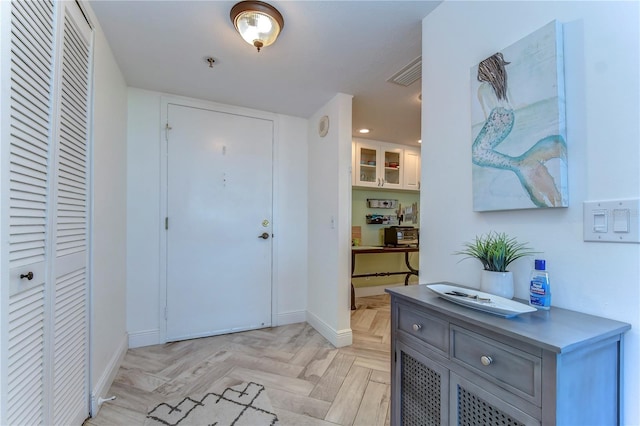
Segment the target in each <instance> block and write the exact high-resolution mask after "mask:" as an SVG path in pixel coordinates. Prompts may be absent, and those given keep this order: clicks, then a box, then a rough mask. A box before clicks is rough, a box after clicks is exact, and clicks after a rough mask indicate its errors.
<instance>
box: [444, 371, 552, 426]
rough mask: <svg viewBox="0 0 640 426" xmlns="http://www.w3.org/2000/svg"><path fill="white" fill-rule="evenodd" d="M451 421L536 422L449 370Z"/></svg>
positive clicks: (464, 424)
mask: <svg viewBox="0 0 640 426" xmlns="http://www.w3.org/2000/svg"><path fill="white" fill-rule="evenodd" d="M450 393H451V396H450V400H451V409H450V415H451V419H452V420H453V421H452V423H453V424H456V425H460V426H475V425H485V426H532V425H540V424H541V423H540V421H539V420H536V419H535V418H533V417H531V416H529V415H528V414H526V413H524V412H523V411H521V410H519V409H518V408H516V407H514V406H512V405H511V404H508V403H507V402H505V401H504V400H502V399H500V398H498V397H497V396H495V395H492V394H491V393H489V392H487V391H486V390H485V389H482V388H481V387H480V386H478V385H476V384H474V383H472V382H470V381H468V380H466V379H464V378H462V377H460V376H458V375H457V374H455V373H451V390H450Z"/></svg>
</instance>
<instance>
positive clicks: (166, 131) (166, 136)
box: [164, 122, 172, 142]
mask: <svg viewBox="0 0 640 426" xmlns="http://www.w3.org/2000/svg"><path fill="white" fill-rule="evenodd" d="M171 129H172V127H171V126H169V122H167V123H166V124H165V125H164V130H165V132H164V140H166V141H167V142H169V130H171Z"/></svg>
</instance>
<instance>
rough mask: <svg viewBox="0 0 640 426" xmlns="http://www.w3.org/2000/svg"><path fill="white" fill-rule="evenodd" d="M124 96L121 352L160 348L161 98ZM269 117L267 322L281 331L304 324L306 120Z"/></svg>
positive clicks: (157, 95)
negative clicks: (270, 308)
mask: <svg viewBox="0 0 640 426" xmlns="http://www.w3.org/2000/svg"><path fill="white" fill-rule="evenodd" d="M128 96H129V103H128V109H129V110H128V111H129V112H128V117H129V122H128V135H127V139H128V142H127V164H128V166H127V174H128V184H127V330H128V331H129V336H130V338H129V345H130V346H131V347H138V346H145V345H152V344H157V343H161V333H160V330H161V325H162V324H161V323H160V321H161V319H160V309H159V307H160V300H161V299H162V297H161V294H160V282H161V280H162V278H163V277H162V276H161V271H160V265H161V257H160V256H161V253H160V232H162V226H161V225H162V224H161V223H160V203H161V199H162V197H161V194H160V138H161V129H162V127H163V125H164V123H161V122H160V118H161V115H160V105H161V97H162V96H164V95H163V94H162V93H158V92H150V91H146V90H140V89H135V88H129V92H128ZM183 99H185V100H188V99H187V98H183ZM192 101H197V102H203V101H198V100H195V99H192ZM212 105H215V104H212ZM274 117H275V118H276V123H275V125H276V129H277V133H276V137H275V148H274V214H273V220H274V235H275V237H274V240H273V244H274V246H273V247H274V252H273V255H274V265H273V270H274V283H273V285H274V287H275V289H274V294H275V296H276V300H275V313H274V316H273V322H274V325H283V324H287V323H293V322H301V321H304V320H305V312H306V289H307V275H308V274H307V210H306V209H307V174H306V164H307V148H306V147H307V120H305V119H302V118H296V117H290V116H283V115H274Z"/></svg>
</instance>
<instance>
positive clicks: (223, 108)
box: [158, 96, 279, 343]
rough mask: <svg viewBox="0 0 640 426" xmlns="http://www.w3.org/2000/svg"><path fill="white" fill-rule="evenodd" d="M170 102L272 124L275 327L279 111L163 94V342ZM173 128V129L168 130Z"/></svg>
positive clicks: (162, 336) (160, 314) (274, 317)
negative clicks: (272, 111)
mask: <svg viewBox="0 0 640 426" xmlns="http://www.w3.org/2000/svg"><path fill="white" fill-rule="evenodd" d="M169 105H177V106H184V107H188V108H200V109H206V110H210V111H215V112H221V113H226V114H236V115H242V116H246V117H249V118H258V119H263V120H269V121H271V122H272V123H273V135H272V140H273V145H272V159H273V160H272V164H271V176H272V180H271V197H272V202H271V221H272V235H273V236H274V237H273V238H272V239H271V244H272V247H271V326H272V327H275V326H277V325H278V323H277V311H278V309H277V307H278V303H277V300H278V297H277V296H278V286H277V285H276V284H277V276H278V271H277V265H278V262H277V259H276V257H277V253H278V250H277V246H278V240H277V239H276V238H275V236H277V235H278V228H279V221H278V215H277V212H278V211H279V209H278V206H277V205H276V200H277V199H278V197H277V188H278V182H277V174H276V172H275V171H276V170H277V167H276V165H277V161H278V148H277V147H278V135H279V126H278V116H277V114H273V113H268V112H264V111H258V110H253V109H249V108H242V107H235V106H231V105H224V104H219V103H216V102H210V101H204V100H195V99H191V98H185V97H181V96H161V97H160V129H159V136H160V206H159V207H160V208H159V210H160V217H159V223H160V229H159V230H158V232H159V233H160V252H159V253H158V256H159V260H160V261H159V265H160V270H159V280H158V283H159V294H158V296H159V297H158V302H159V303H158V323H159V324H160V330H159V331H160V336H159V337H160V342H162V343H167V317H166V315H165V312H166V307H167V267H168V250H167V248H168V247H167V232H166V230H165V218H166V217H167V216H168V212H167V207H168V204H167V190H168V146H167V130H168V129H167V128H166V126H167V122H168V107H169ZM169 130H170V129H169Z"/></svg>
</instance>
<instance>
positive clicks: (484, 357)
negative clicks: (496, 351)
mask: <svg viewBox="0 0 640 426" xmlns="http://www.w3.org/2000/svg"><path fill="white" fill-rule="evenodd" d="M480 362H481V363H482V365H491V363H492V362H493V358H491V357H490V356H487V355H482V356H481V357H480Z"/></svg>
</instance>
